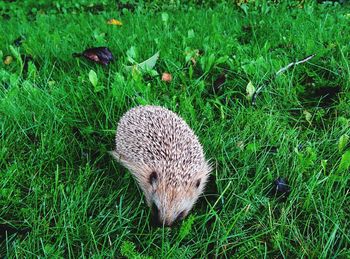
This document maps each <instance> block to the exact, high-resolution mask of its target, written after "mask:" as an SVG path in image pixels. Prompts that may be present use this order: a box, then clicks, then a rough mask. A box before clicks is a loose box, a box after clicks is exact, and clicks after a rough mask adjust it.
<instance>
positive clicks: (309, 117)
mask: <svg viewBox="0 0 350 259" xmlns="http://www.w3.org/2000/svg"><path fill="white" fill-rule="evenodd" d="M303 114H304V115H305V119H306V121H307V122H308V123H309V124H310V125H311V120H312V114H311V113H310V112H308V111H307V110H304V111H303Z"/></svg>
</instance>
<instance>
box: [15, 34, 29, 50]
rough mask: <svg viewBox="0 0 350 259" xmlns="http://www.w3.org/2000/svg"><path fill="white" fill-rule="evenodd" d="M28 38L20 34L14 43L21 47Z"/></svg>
mask: <svg viewBox="0 0 350 259" xmlns="http://www.w3.org/2000/svg"><path fill="white" fill-rule="evenodd" d="M25 40H26V37H24V36H23V35H21V36H19V37H18V38H17V39H15V40H14V41H13V45H15V46H16V47H19V46H21V45H22V43H23V42H24V41H25Z"/></svg>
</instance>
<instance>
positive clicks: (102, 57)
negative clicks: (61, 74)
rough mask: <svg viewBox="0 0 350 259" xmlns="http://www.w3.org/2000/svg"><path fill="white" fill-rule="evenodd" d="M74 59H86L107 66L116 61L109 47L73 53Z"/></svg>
mask: <svg viewBox="0 0 350 259" xmlns="http://www.w3.org/2000/svg"><path fill="white" fill-rule="evenodd" d="M73 57H84V58H86V59H88V60H91V61H93V62H96V63H99V64H102V65H105V66H107V65H108V63H109V62H111V61H112V60H113V59H114V58H113V54H112V52H111V51H110V50H109V49H108V48H107V47H97V48H90V49H86V50H84V51H83V52H82V53H73Z"/></svg>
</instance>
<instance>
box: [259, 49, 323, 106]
mask: <svg viewBox="0 0 350 259" xmlns="http://www.w3.org/2000/svg"><path fill="white" fill-rule="evenodd" d="M314 56H316V54H312V55H310V56H307V57H306V58H304V59H302V60H299V61H295V62H292V63H290V64H288V65H287V66H285V67H282V68H281V69H280V70H278V71H277V72H276V73H275V74H274V75H272V77H271V78H270V79H268V80H266V81H265V82H264V83H263V84H262V85H261V86H259V87H258V89H256V91H255V93H254V94H253V97H252V105H255V103H256V97H257V95H258V94H259V93H260V92H261V90H262V89H263V87H264V86H267V85H269V84H271V82H272V81H273V80H275V79H276V77H277V76H279V75H280V74H282V73H283V72H284V71H286V70H287V69H289V68H290V67H293V66H296V65H299V64H302V63H305V62H308V61H309V60H310V59H312V58H313V57H314Z"/></svg>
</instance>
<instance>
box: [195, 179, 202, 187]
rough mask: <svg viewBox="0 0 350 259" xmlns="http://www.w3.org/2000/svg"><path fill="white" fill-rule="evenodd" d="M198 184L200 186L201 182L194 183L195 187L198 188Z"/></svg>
mask: <svg viewBox="0 0 350 259" xmlns="http://www.w3.org/2000/svg"><path fill="white" fill-rule="evenodd" d="M200 184H201V180H198V181H197V182H196V187H197V188H198V187H199V185H200Z"/></svg>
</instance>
